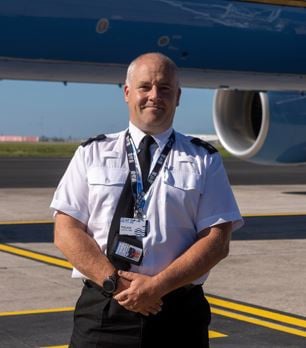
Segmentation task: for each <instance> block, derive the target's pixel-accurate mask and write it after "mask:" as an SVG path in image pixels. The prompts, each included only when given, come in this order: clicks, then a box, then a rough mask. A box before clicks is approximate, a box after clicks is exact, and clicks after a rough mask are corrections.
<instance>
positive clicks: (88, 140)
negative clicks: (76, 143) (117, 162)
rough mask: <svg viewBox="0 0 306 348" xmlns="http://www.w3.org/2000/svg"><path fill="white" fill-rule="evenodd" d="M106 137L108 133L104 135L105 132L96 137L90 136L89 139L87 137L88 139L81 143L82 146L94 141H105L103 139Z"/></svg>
mask: <svg viewBox="0 0 306 348" xmlns="http://www.w3.org/2000/svg"><path fill="white" fill-rule="evenodd" d="M105 139H106V135H104V134H99V135H97V136H96V137H94V138H89V139H87V140H86V141H84V142H83V143H82V144H81V146H83V147H85V146H87V145H89V144H91V143H92V142H93V141H103V140H105Z"/></svg>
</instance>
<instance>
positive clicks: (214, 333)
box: [209, 330, 228, 339]
mask: <svg viewBox="0 0 306 348" xmlns="http://www.w3.org/2000/svg"><path fill="white" fill-rule="evenodd" d="M227 336H228V335H226V334H223V333H221V332H218V331H214V330H209V338H210V339H213V338H221V337H227Z"/></svg>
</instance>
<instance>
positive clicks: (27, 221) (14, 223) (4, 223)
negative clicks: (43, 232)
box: [0, 220, 54, 225]
mask: <svg viewBox="0 0 306 348" xmlns="http://www.w3.org/2000/svg"><path fill="white" fill-rule="evenodd" d="M53 222H54V221H52V220H18V221H13V220H11V221H0V225H33V224H53Z"/></svg>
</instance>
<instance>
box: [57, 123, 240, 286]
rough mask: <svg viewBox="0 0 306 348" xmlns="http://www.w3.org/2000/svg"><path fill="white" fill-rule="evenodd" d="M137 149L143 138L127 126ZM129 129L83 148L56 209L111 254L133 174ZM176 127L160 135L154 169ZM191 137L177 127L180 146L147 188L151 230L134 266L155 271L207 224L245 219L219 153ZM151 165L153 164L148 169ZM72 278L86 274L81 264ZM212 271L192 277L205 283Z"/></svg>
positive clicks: (146, 271)
mask: <svg viewBox="0 0 306 348" xmlns="http://www.w3.org/2000/svg"><path fill="white" fill-rule="evenodd" d="M129 129H130V133H131V136H132V138H133V141H134V144H135V146H136V148H137V147H138V145H139V143H140V141H141V138H142V137H143V136H144V135H145V134H144V133H142V132H141V131H140V130H139V129H137V128H136V127H134V126H133V125H132V124H130V127H129ZM126 132H127V130H125V131H122V132H119V133H115V134H108V135H106V139H104V140H102V141H93V142H92V143H90V144H88V145H86V146H84V147H83V146H80V147H79V148H78V149H77V150H76V152H75V154H74V156H73V158H72V160H71V162H70V164H69V166H68V168H67V170H66V172H65V174H64V176H63V177H62V179H61V181H60V183H59V185H58V187H57V189H56V191H55V194H54V197H53V200H52V203H51V208H52V209H54V210H55V212H56V211H62V212H64V213H66V214H68V215H70V216H72V217H74V218H75V219H77V220H79V221H81V222H82V223H83V224H85V225H86V226H87V233H89V234H90V235H91V236H92V237H93V238H94V239H95V240H96V242H97V243H98V245H99V246H100V248H101V250H102V252H104V253H106V247H107V238H108V233H109V229H110V225H111V222H112V217H113V214H114V212H115V209H116V207H117V203H118V200H119V197H120V193H121V191H122V188H123V186H124V183H125V181H126V178H127V175H128V173H129V166H128V162H127V154H126V148H125V135H126ZM171 132H172V129H170V130H168V131H167V132H165V133H163V134H161V135H160V136H156V137H155V140H156V145H155V152H154V156H153V160H152V166H153V165H154V162H155V161H156V160H157V159H158V157H159V154H160V153H161V151H162V149H163V147H164V145H165V144H166V143H167V141H168V137H169V135H170V134H171ZM191 139H192V138H191V137H188V136H185V135H183V134H180V133H178V132H175V143H174V145H173V147H172V149H171V151H170V153H169V155H168V156H167V158H166V161H165V163H164V165H163V167H162V169H161V170H160V172H159V174H158V176H157V177H156V179H155V181H154V183H153V185H152V186H151V187H150V189H149V191H148V192H147V193H146V196H145V198H146V204H145V208H144V209H145V213H146V216H147V220H148V222H149V223H148V226H149V229H148V234H147V236H146V237H144V238H143V247H144V256H143V260H142V264H141V265H140V266H136V265H132V267H131V271H132V272H138V273H143V274H147V275H154V274H157V273H159V272H160V271H162V270H163V269H164V268H166V267H167V266H168V265H169V264H170V263H171V262H172V261H173V260H175V259H176V258H177V257H178V256H179V255H181V254H182V253H183V252H184V251H185V250H187V249H188V248H189V247H190V246H191V245H192V244H193V243H194V242H195V241H196V240H197V236H198V233H199V232H200V231H202V230H203V229H205V228H207V227H210V226H214V225H217V224H220V223H223V222H228V221H232V222H233V229H234V230H235V229H237V228H239V227H240V226H242V224H243V220H242V218H241V215H240V213H239V209H238V207H237V204H236V201H235V198H234V196H233V193H232V190H231V188H230V185H229V182H228V178H227V175H226V173H225V170H224V167H223V164H222V160H221V157H220V155H219V153H218V152H215V153H212V154H210V153H209V151H208V150H207V149H206V148H204V147H203V146H199V145H195V144H193V143H192V142H191ZM151 168H152V167H151ZM72 276H73V277H82V274H81V273H80V272H78V271H77V270H76V269H74V270H73V274H72ZM206 278H207V274H205V275H203V276H202V277H201V278H199V279H197V280H196V281H194V283H195V284H201V283H203V282H204V281H205V279H206Z"/></svg>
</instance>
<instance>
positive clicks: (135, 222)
mask: <svg viewBox="0 0 306 348" xmlns="http://www.w3.org/2000/svg"><path fill="white" fill-rule="evenodd" d="M147 228H148V220H145V219H134V218H124V217H122V218H121V219H120V230H119V234H120V235H124V236H133V237H137V238H144V237H145V236H146V235H147Z"/></svg>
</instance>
